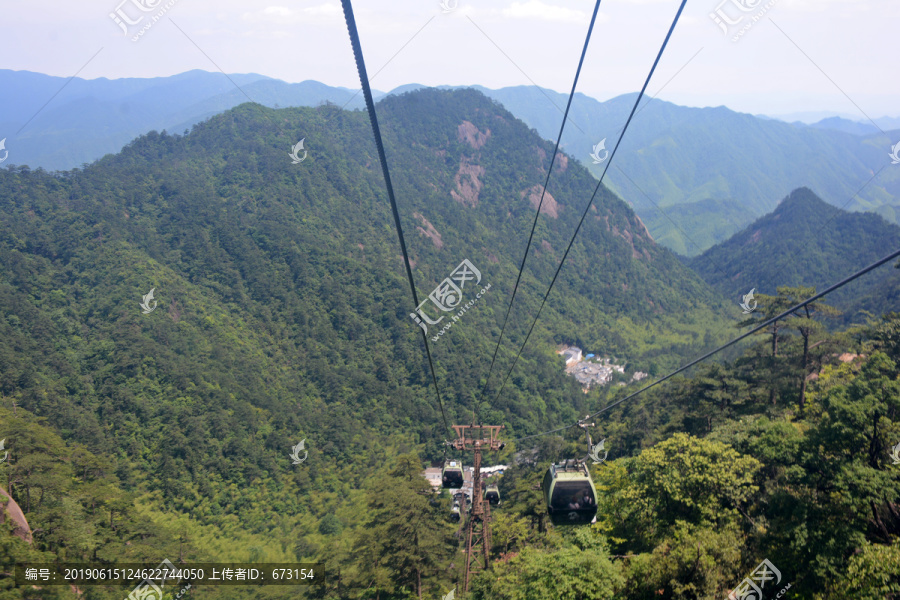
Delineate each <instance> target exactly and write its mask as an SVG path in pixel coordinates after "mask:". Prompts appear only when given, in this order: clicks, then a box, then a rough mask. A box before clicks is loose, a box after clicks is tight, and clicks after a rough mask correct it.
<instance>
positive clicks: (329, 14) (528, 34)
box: [0, 0, 900, 119]
mask: <svg viewBox="0 0 900 600" xmlns="http://www.w3.org/2000/svg"><path fill="white" fill-rule="evenodd" d="M444 1H445V2H447V3H448V5H449V6H450V7H452V6H453V5H456V8H455V9H454V10H452V11H450V12H447V13H444V12H442V9H441V6H440V0H394V1H392V2H386V1H384V0H381V1H375V0H355V2H354V10H355V13H356V20H357V24H358V26H359V29H360V36H361V38H362V44H363V52H364V54H365V56H366V62H367V66H368V69H369V73H370V76H371V75H373V74H374V73H375V72H376V71H378V70H379V69H381V68H382V67H384V68H383V70H382V71H381V72H380V73H378V75H377V76H375V77H374V78H373V83H372V85H373V87H375V88H377V89H380V90H384V91H387V90H390V89H392V88H394V87H397V86H399V85H402V84H405V83H413V82H415V83H422V84H426V85H440V84H451V85H465V84H481V85H484V86H486V87H490V88H499V87H504V86H512V85H529V84H532V83H536V84H538V85H541V86H544V87H548V88H552V89H554V90H557V91H562V92H568V90H569V88H570V87H571V82H572V78H573V76H574V72H575V67H576V66H577V63H578V56H579V54H580V52H581V47H582V44H583V42H584V35H585V32H586V30H587V24H588V22H589V19H590V14H591V11H592V9H593V6H594V3H593V2H592V1H590V0H517V1H512V0H478V1H473V0H444ZM167 5H170V7H169V8H168V10H166V9H165V7H166V6H167ZM678 5H679V2H678V1H677V0H603V1H602V3H601V5H600V16H599V17H598V23H597V26H596V27H595V29H594V35H593V38H592V41H591V46H590V49H589V51H588V56H587V59H586V62H585V68H584V71H583V74H582V78H581V81H580V84H579V87H578V91H580V92H583V93H585V94H587V95H589V96H593V97H595V98H598V99H600V100H606V99H608V98H611V97H613V96H616V95H618V94H622V93H626V92H632V91H637V90H638V89H640V86H641V84H642V82H643V80H644V78H645V77H646V74H647V72H648V71H649V69H650V66H651V64H652V62H653V58H654V56H655V54H656V52H657V51H658V49H659V46H660V44H661V42H662V40H663V38H664V36H665V32H666V30H667V29H668V27H669V24H670V23H671V20H672V19H673V17H674V16H675V13H676V11H677V8H678ZM117 9H118V18H120V20H121V19H123V18H124V19H130V20H131V21H138V19H141V21H140V22H139V23H137V24H134V25H130V26H128V25H127V24H126V25H125V26H124V27H125V28H126V29H127V31H128V35H127V36H126V35H125V34H124V33H123V29H121V28H120V26H119V25H117V24H116V22H115V21H114V20H113V18H111V17H110V14H111V13H115V12H116V10H117ZM142 9H149V10H142ZM717 9H718V15H719V18H720V19H724V20H728V21H731V22H733V23H735V24H734V25H731V26H727V25H723V26H724V27H727V28H728V30H729V32H728V34H727V35H726V34H725V33H724V32H723V30H722V29H721V28H720V27H719V26H718V25H717V24H716V23H715V22H714V20H713V19H712V18H711V17H710V14H711V13H715V12H716V11H717ZM160 11H164V14H163V16H162V17H161V18H159V19H158V21H157V22H155V23H153V25H152V27H150V28H149V29H147V30H146V31H144V34H143V36H142V37H140V38H138V39H137V41H132V38H133V37H134V35H135V34H136V33H137V32H138V31H139V30H140V28H141V27H142V26H146V25H147V24H148V23H150V22H151V20H152V18H153V16H154V15H156V14H158V13H159V12H160ZM761 13H762V14H761ZM0 14H2V15H3V19H2V22H0V39H3V47H4V49H5V51H4V53H3V56H4V58H3V60H2V61H0V68H7V69H15V70H29V71H37V72H41V73H48V74H51V75H57V76H63V77H69V76H71V75H74V74H75V73H78V74H79V77H83V78H86V79H93V78H97V77H109V78H119V77H155V76H165V75H172V74H175V73H180V72H183V71H187V70H190V69H203V70H207V71H217V70H219V69H221V70H222V71H224V72H226V73H251V72H253V73H261V74H263V75H268V76H270V77H275V78H278V79H283V80H285V81H289V82H299V81H303V80H307V79H315V80H318V81H322V82H324V83H327V84H329V85H339V86H345V87H349V88H354V89H356V88H358V87H359V83H358V79H357V74H356V70H355V67H354V64H353V57H352V53H351V50H350V45H349V42H348V38H347V29H346V25H345V24H344V19H343V13H342V11H341V8H340V2H339V1H337V0H253V1H251V0H241V1H238V0H125V1H124V2H122V0H78V1H77V2H59V1H56V0H54V1H45V2H40V3H35V2H29V1H26V0H0ZM754 17H757V18H756V20H755V21H754ZM124 22H125V21H124V20H123V23H124ZM898 24H900V2H898V1H897V0H724V2H723V0H689V1H688V4H687V6H686V8H685V10H684V13H683V14H682V17H681V20H680V22H679V24H678V26H677V27H676V29H675V33H674V35H673V37H672V40H671V41H670V43H669V46H668V48H667V50H666V53H665V55H664V56H663V59H662V61H661V62H660V65H659V67H658V69H657V72H656V75H655V77H654V79H653V80H652V81H651V83H650V86H649V88H648V92H649V93H650V94H651V95H653V94H656V93H657V92H659V91H660V89H661V88H663V89H662V92H661V93H660V94H659V97H660V98H662V99H664V100H669V101H672V102H676V103H679V104H686V105H691V106H717V105H721V104H724V105H726V106H729V107H730V108H733V109H735V110H739V111H743V112H750V113H755V114H759V113H762V114H770V115H777V114H785V113H797V112H804V111H829V112H833V113H839V114H843V115H847V116H849V117H851V118H854V119H865V115H866V114H867V115H868V116H869V117H872V118H878V117H880V116H884V115H889V116H900V102H898V100H900V78H898V77H897V73H898V71H900V68H898V65H897V63H898V61H900V58H898V53H897V51H896V49H897V47H898V45H897V41H898V38H897V35H898V34H897V29H898V27H897V26H898ZM747 27H749V28H748V29H746V30H745V31H744V34H743V36H742V37H740V38H738V40H737V41H733V38H734V36H735V35H736V34H737V32H738V31H740V30H741V28H747ZM779 28H780V29H779ZM95 55H96V56H95ZM92 57H93V59H92ZM692 57H693V59H692ZM79 70H80V72H79ZM664 86H665V87H664ZM864 113H865V114H864Z"/></svg>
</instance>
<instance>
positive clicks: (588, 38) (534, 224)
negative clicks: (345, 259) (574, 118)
mask: <svg viewBox="0 0 900 600" xmlns="http://www.w3.org/2000/svg"><path fill="white" fill-rule="evenodd" d="M600 2H601V0H597V3H596V4H595V5H594V13H593V14H592V15H591V24H590V25H589V26H588V30H587V36H586V37H585V39H584V48H582V50H581V58H580V59H579V60H578V68H577V69H576V70H575V80H574V81H573V82H572V91H571V92H569V101H568V102H567V103H566V110H565V112H564V113H563V119H562V124H560V126H559V135H557V136H556V147H555V148H554V149H553V156H552V157H551V158H550V168H548V169H547V177H546V178H545V179H544V187H543V189H542V190H541V199H540V201H539V202H538V205H537V210H535V212H534V221H533V222H532V223H531V233H529V234H528V243H526V244H525V252H524V254H523V256H522V262H521V264H519V273H518V274H517V275H516V284H515V285H514V286H513V289H512V294H511V296H510V299H509V306H507V307H506V316H505V317H504V318H503V325H502V326H501V327H500V337H499V338H497V346H496V347H495V348H494V356H493V357H491V366H490V368H489V369H488V374H487V377H485V379H484V385H483V386H482V387H481V393H480V394H479V396H478V400H477V401H476V403H475V406H476V412H477V411H478V407H479V406H480V405H481V400H482V398H484V392H485V390H487V386H488V383H489V382H490V380H491V374H492V373H493V372H494V363H495V362H496V360H497V352H498V351H499V350H500V343H501V342H502V341H503V333H504V332H505V331H506V324H507V323H508V322H509V313H510V312H511V311H512V306H513V302H514V301H515V299H516V292H518V290H519V282H520V281H521V279H522V271H523V270H524V269H525V262H526V261H527V260H528V251H529V250H530V249H531V242H532V240H533V239H534V230H535V229H536V228H537V223H538V217H540V215H541V207H542V206H543V205H544V195H545V194H546V193H547V184H548V183H549V182H550V174H551V173H553V164H554V162H555V161H556V156H557V154H559V145H560V143H561V142H562V135H563V130H564V129H565V128H566V122H567V121H568V120H569V109H570V108H571V106H572V99H573V98H574V97H575V88H576V87H577V86H578V77H579V76H580V75H581V67H582V66H583V65H584V57H585V55H586V54H587V49H588V45H589V44H590V42H591V33H593V31H594V23H595V21H596V20H597V11H598V10H599V9H600ZM476 421H477V418H476Z"/></svg>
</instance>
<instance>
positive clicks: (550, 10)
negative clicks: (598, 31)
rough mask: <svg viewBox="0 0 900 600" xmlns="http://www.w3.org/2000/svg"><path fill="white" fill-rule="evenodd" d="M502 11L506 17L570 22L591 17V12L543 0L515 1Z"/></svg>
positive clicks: (583, 20) (581, 20)
mask: <svg viewBox="0 0 900 600" xmlns="http://www.w3.org/2000/svg"><path fill="white" fill-rule="evenodd" d="M501 13H502V14H503V16H504V17H511V18H513V19H538V20H541V21H565V22H569V23H584V22H585V21H587V20H589V19H590V14H586V13H583V12H581V11H580V10H572V9H571V8H562V7H560V6H554V5H552V4H545V3H543V2H541V0H528V2H513V3H512V4H510V5H509V6H508V7H507V8H504V9H503V10H502V11H501Z"/></svg>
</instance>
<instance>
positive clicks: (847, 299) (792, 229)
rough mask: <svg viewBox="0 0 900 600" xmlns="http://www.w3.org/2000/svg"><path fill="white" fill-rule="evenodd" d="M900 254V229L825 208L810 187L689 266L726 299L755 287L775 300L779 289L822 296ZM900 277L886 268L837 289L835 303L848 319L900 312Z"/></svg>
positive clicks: (864, 215) (865, 215) (871, 216)
mask: <svg viewBox="0 0 900 600" xmlns="http://www.w3.org/2000/svg"><path fill="white" fill-rule="evenodd" d="M897 248H900V227H898V226H897V225H893V224H891V223H887V222H885V221H884V220H883V219H882V218H881V217H879V216H878V215H874V214H869V213H850V212H846V211H843V210H840V209H838V208H835V207H833V206H830V205H828V204H826V203H825V202H823V201H822V200H821V199H820V198H819V197H818V196H817V195H816V194H814V193H813V192H812V191H811V190H809V189H808V188H800V189H797V190H794V191H793V192H792V193H791V194H790V195H789V196H788V197H786V198H785V199H784V200H782V202H781V203H780V204H779V205H778V207H777V208H776V209H775V210H774V211H773V212H772V213H770V214H768V215H766V216H764V217H762V218H760V219H758V220H757V221H755V222H754V223H753V224H752V225H750V226H749V227H747V228H746V229H744V230H743V231H741V232H739V233H737V234H735V235H733V236H732V237H730V238H729V239H728V240H726V241H724V242H722V243H720V244H717V245H716V246H713V247H712V248H710V249H709V250H707V251H706V252H704V253H703V254H701V255H700V256H697V257H694V258H692V259H691V260H690V261H689V262H688V264H689V265H690V266H691V268H693V269H694V270H695V271H697V273H699V274H700V276H701V277H703V278H704V280H706V281H707V282H708V283H709V284H710V285H712V286H713V287H715V288H716V289H718V290H719V291H720V292H722V293H723V294H724V295H725V296H727V297H730V298H734V299H735V300H736V301H739V300H740V297H741V296H743V295H744V294H746V293H747V292H749V291H750V289H751V288H756V290H757V291H758V292H759V293H763V294H774V293H775V291H776V288H777V287H778V286H800V285H802V286H813V287H816V288H817V289H818V290H820V291H821V290H823V289H825V288H826V287H828V286H830V285H832V284H834V283H837V282H838V281H840V280H842V279H844V278H845V277H847V276H848V275H851V274H852V273H854V272H855V271H858V270H859V269H861V268H863V267H865V266H867V265H869V264H871V263H873V262H875V261H876V260H878V259H879V258H881V257H883V256H885V255H886V254H888V253H890V252H891V251H892V250H896V249H897ZM898 289H900V273H897V272H896V271H893V270H891V268H890V266H889V265H884V266H882V267H880V268H879V269H877V270H875V271H874V272H872V273H870V274H869V275H868V276H866V277H865V278H863V279H860V280H857V281H855V282H853V283H851V284H849V285H848V286H846V287H844V288H842V289H840V290H837V291H835V292H834V294H833V295H831V296H829V302H830V303H832V304H833V305H835V306H837V307H839V308H840V309H841V310H843V311H844V321H846V322H851V321H857V322H859V321H860V320H865V319H864V318H863V317H861V312H862V311H869V312H871V313H874V314H880V313H882V312H885V311H890V310H896V309H897V307H898V306H900V295H898Z"/></svg>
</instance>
